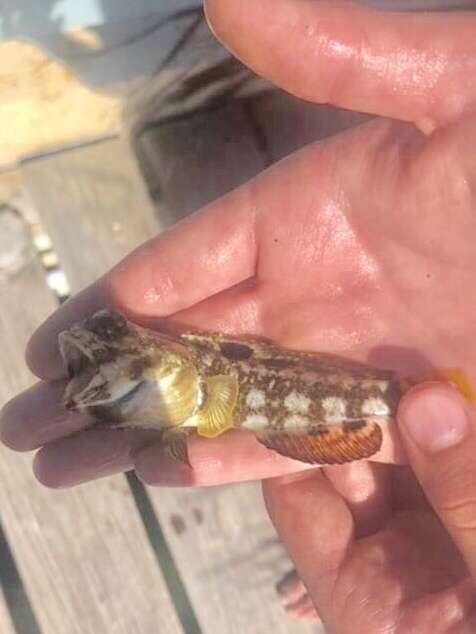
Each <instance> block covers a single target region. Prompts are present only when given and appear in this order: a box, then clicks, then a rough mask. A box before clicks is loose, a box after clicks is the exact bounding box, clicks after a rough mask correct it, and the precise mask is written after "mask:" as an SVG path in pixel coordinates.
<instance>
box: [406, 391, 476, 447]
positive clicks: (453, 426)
mask: <svg viewBox="0 0 476 634" xmlns="http://www.w3.org/2000/svg"><path fill="white" fill-rule="evenodd" d="M407 398H408V401H407V402H406V403H404V404H403V407H402V410H401V412H400V415H399V422H400V425H403V426H404V427H406V429H407V431H408V434H409V435H410V436H411V438H412V439H413V440H414V441H415V443H416V444H417V445H418V446H419V447H420V449H422V450H423V451H428V452H438V451H443V450H445V449H449V448H450V447H453V446H455V445H457V444H458V443H459V442H461V441H462V440H463V438H464V437H465V436H466V434H467V433H468V430H469V425H468V419H467V416H466V412H465V409H464V405H463V402H462V399H461V397H460V396H459V394H457V393H456V392H453V391H452V390H451V389H448V388H446V387H445V388H438V387H428V388H424V389H420V390H416V391H415V392H414V393H413V394H410V395H408V397H407Z"/></svg>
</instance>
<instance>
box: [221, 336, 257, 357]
mask: <svg viewBox="0 0 476 634" xmlns="http://www.w3.org/2000/svg"><path fill="white" fill-rule="evenodd" d="M220 350H221V353H222V354H223V356H224V357H226V358H227V359H230V360H231V361H246V360H247V359H249V358H250V357H252V356H253V349H252V348H250V347H249V346H247V345H245V344H244V343H234V342H229V341H227V342H225V343H220Z"/></svg>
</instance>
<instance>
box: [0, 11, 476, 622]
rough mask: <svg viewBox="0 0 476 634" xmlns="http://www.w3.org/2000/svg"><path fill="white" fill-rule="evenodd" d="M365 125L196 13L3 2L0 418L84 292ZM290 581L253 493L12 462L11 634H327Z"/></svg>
mask: <svg viewBox="0 0 476 634" xmlns="http://www.w3.org/2000/svg"><path fill="white" fill-rule="evenodd" d="M224 1H225V2H226V0H224ZM373 4H378V5H379V6H382V7H384V8H389V9H397V10H399V9H406V8H410V9H413V10H427V9H435V8H441V7H444V8H451V9H453V10H459V9H464V8H472V7H473V6H476V2H474V1H470V0H467V1H464V0H462V1H460V2H452V3H449V2H448V0H446V2H445V1H439V0H433V1H431V0H414V1H408V2H406V1H401V2H399V1H398V0H387V1H385V0H381V1H380V2H374V3H373ZM447 5H449V6H447ZM366 118H367V117H366V116H365V115H361V114H356V113H349V112H346V111H343V110H339V109H336V108H330V107H327V106H314V105H311V104H308V103H304V102H301V101H298V100H296V99H294V98H292V97H291V96H289V95H287V94H285V93H283V92H281V91H279V90H277V89H276V88H275V87H273V86H271V85H270V84H268V83H267V82H266V81H264V80H262V79H260V78H258V77H256V76H254V75H253V74H252V73H250V72H249V71H248V70H247V69H246V68H244V67H243V66H242V65H241V64H240V63H239V62H237V61H236V60H235V59H233V58H232V57H231V56H230V55H229V54H228V52H227V51H226V50H225V49H223V47H222V46H221V45H220V44H219V43H218V42H216V40H215V39H214V37H213V35H212V34H211V32H210V30H209V29H208V27H207V25H206V22H205V20H204V17H203V12H202V7H201V3H200V2H192V1H191V0H135V2H133V3H132V2H129V1H128V0H80V1H78V0H3V1H2V2H0V345H1V354H0V406H1V405H2V404H3V403H4V402H6V401H7V400H8V399H9V398H11V397H12V396H14V395H15V394H16V393H18V392H19V391H20V390H22V389H24V388H25V387H27V386H28V385H30V384H31V383H32V380H33V379H32V377H31V375H30V374H29V372H28V371H27V369H26V367H25V364H24V361H23V351H24V346H25V343H26V341H27V340H28V337H29V335H30V334H31V332H32V331H33V330H34V329H35V328H36V327H37V326H38V325H39V324H40V323H41V322H42V321H43V320H44V319H45V318H46V316H47V315H48V314H50V313H51V312H52V311H53V310H54V309H55V307H56V306H57V305H58V304H59V303H60V302H62V301H64V300H65V299H66V298H67V297H68V296H69V295H70V294H71V293H75V292H77V291H78V290H79V289H81V288H83V287H84V286H85V285H87V284H89V283H90V282H91V281H92V280H94V279H96V278H97V277H98V276H99V275H101V274H102V273H103V272H104V271H106V270H107V269H109V268H110V267H111V266H112V265H114V264H115V263H116V262H117V261H118V260H119V259H121V258H122V257H123V256H124V255H126V254H127V253H128V252H129V251H130V250H131V249H133V248H134V247H135V246H137V244H139V243H141V242H143V241H144V240H146V239H148V238H149V237H151V236H152V235H154V234H156V233H157V232H160V231H162V230H164V229H165V228H167V227H168V226H170V225H171V224H173V223H174V222H176V221H177V220H179V219H180V218H182V217H184V216H185V215H187V214H188V213H191V212H193V211H194V210H196V209H198V208H199V207H201V206H202V205H203V204H205V203H207V202H208V201H210V200H213V199H214V198H216V197H218V196H220V195H222V194H224V193H226V192H227V191H230V190H231V189H232V188H234V187H236V186H237V185H239V184H241V183H243V182H245V181H247V180H248V179H250V178H251V177H253V176H254V175H255V174H257V173H259V172H260V171H261V170H263V169H264V168H265V167H267V166H269V165H270V164H272V163H273V162H275V161H276V160H279V159H280V158H282V157H283V156H285V155H286V154H289V153H290V152H292V151H294V150H295V149H297V148H299V147H301V146H302V145H304V144H306V143H309V142H311V141H314V140H318V139H322V138H324V137H326V136H328V135H330V134H334V133H335V132H337V131H339V130H341V129H344V128H346V127H349V126H352V125H357V124H358V123H360V122H362V121H364V120H365V119H366ZM290 213H292V210H290ZM186 265H187V264H186V263H184V266H186ZM290 567H291V565H290V563H289V561H288V560H287V557H286V555H285V554H284V552H283V550H282V548H281V546H280V544H279V543H278V540H277V538H276V536H275V534H274V531H273V529H272V527H271V525H270V523H269V521H268V519H267V517H266V515H265V513H264V511H263V509H262V504H261V498H260V490H259V486H258V485H255V484H244V485H235V486H229V487H220V488H214V489H207V490H193V491H186V490H184V491H182V490H177V491H173V490H167V489H164V490H160V491H159V490H147V489H146V488H144V487H143V486H142V485H141V484H140V483H139V482H138V481H137V480H136V479H135V477H134V476H133V475H132V474H127V476H112V477H111V476H107V477H106V474H105V477H104V478H103V479H101V480H99V481H98V482H96V483H90V484H85V485H82V486H80V487H78V488H75V489H74V490H71V491H53V490H47V489H45V488H44V487H42V486H40V485H39V484H38V483H37V482H36V481H35V480H34V478H33V476H32V474H31V456H29V455H27V454H14V453H12V452H10V451H8V450H7V449H5V448H3V447H1V448H0V589H1V590H0V632H1V633H2V634H76V633H77V634H84V633H91V634H103V633H104V634H106V633H107V634H111V633H112V634H149V633H150V634H155V633H159V634H163V633H164V634H166V633H169V632H170V633H173V634H176V633H182V632H186V633H189V632H190V633H192V634H193V633H199V632H202V633H203V634H216V633H220V634H221V633H222V632H226V633H237V634H238V633H239V634H255V633H256V634H258V633H259V634H264V633H268V632H270V631H273V632H275V633H276V634H279V633H285V632H291V633H296V634H298V633H299V634H301V633H302V634H305V633H310V632H319V631H322V630H321V628H320V626H318V625H308V624H302V623H297V622H294V621H291V620H290V619H289V618H288V617H287V616H286V614H285V612H284V611H283V610H282V608H281V606H280V605H279V601H278V598H277V595H276V591H275V588H274V586H275V583H276V582H277V581H278V580H279V578H280V577H281V576H282V575H283V574H284V573H285V572H286V571H288V570H289V569H290Z"/></svg>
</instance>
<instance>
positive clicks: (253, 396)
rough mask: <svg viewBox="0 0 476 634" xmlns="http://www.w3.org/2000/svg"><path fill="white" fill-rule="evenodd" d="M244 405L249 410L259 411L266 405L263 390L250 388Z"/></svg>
mask: <svg viewBox="0 0 476 634" xmlns="http://www.w3.org/2000/svg"><path fill="white" fill-rule="evenodd" d="M246 404H247V405H248V407H250V408H251V409H260V408H261V407H264V406H265V405H266V396H265V394H264V392H263V390H257V389H256V388H252V389H251V390H250V391H249V392H248V394H247V395H246Z"/></svg>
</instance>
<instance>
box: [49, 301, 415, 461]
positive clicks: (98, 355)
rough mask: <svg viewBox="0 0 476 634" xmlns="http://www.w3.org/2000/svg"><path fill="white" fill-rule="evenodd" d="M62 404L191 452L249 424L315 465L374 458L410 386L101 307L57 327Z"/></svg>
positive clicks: (317, 357) (342, 364) (352, 367)
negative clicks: (64, 372) (64, 382)
mask: <svg viewBox="0 0 476 634" xmlns="http://www.w3.org/2000/svg"><path fill="white" fill-rule="evenodd" d="M59 347H60V351H61V354H62V356H63V359H64V361H65V363H66V365H67V368H68V372H69V375H70V381H69V383H68V386H67V388H66V391H65V397H64V403H65V405H66V407H68V408H71V409H77V410H80V411H83V412H85V413H87V414H88V415H89V416H90V417H91V419H92V420H94V419H96V420H100V421H103V422H106V423H107V424H109V425H114V426H118V427H129V428H137V429H155V430H158V431H161V432H162V437H163V442H164V444H165V445H166V446H167V448H168V450H169V451H170V453H171V454H172V455H174V456H175V457H176V458H178V459H181V460H187V455H186V438H187V437H188V436H189V435H190V434H192V433H198V434H199V435H201V436H203V437H206V438H213V437H215V436H219V435H220V434H222V433H224V432H226V431H227V430H229V429H231V428H242V429H247V430H250V431H252V432H253V433H254V434H255V435H256V437H257V439H258V440H259V441H260V442H261V443H263V444H264V445H265V446H267V447H268V448H270V449H273V450H275V451H277V452H279V453H281V454H283V455H286V456H288V457H291V458H294V459H297V460H301V461H303V462H309V463H319V464H334V463H343V462H349V461H352V460H357V459H361V458H368V457H370V456H371V455H373V454H374V453H376V452H377V451H378V449H379V448H380V446H381V443H382V431H381V425H385V424H387V423H388V422H389V421H391V420H393V419H394V417H395V413H396V408H397V406H398V402H399V400H400V397H401V395H402V392H403V390H404V387H403V384H402V383H401V381H400V380H399V379H398V378H397V377H396V376H395V375H394V374H393V373H392V372H390V371H386V370H379V369H375V368H371V367H368V366H365V365H362V364H358V363H355V362H351V361H347V360H345V359H342V358H340V357H336V356H333V355H328V354H317V353H311V352H299V351H292V350H287V349H284V348H281V347H279V346H276V345H273V344H271V343H267V342H262V341H257V340H255V339H250V338H233V337H229V336H225V335H221V334H217V333H203V332H183V333H180V334H178V335H174V336H170V335H166V334H163V333H157V332H155V331H150V330H147V329H145V328H142V327H139V326H137V325H135V324H132V323H130V322H128V321H127V320H126V319H125V318H124V317H123V316H122V315H120V314H119V313H116V312H112V311H106V310H103V311H100V312H98V313H96V314H94V315H93V316H92V317H90V318H88V319H86V320H84V321H83V322H81V323H80V324H77V325H75V326H73V327H72V328H71V329H70V330H68V331H65V332H63V333H61V334H60V335H59Z"/></svg>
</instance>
